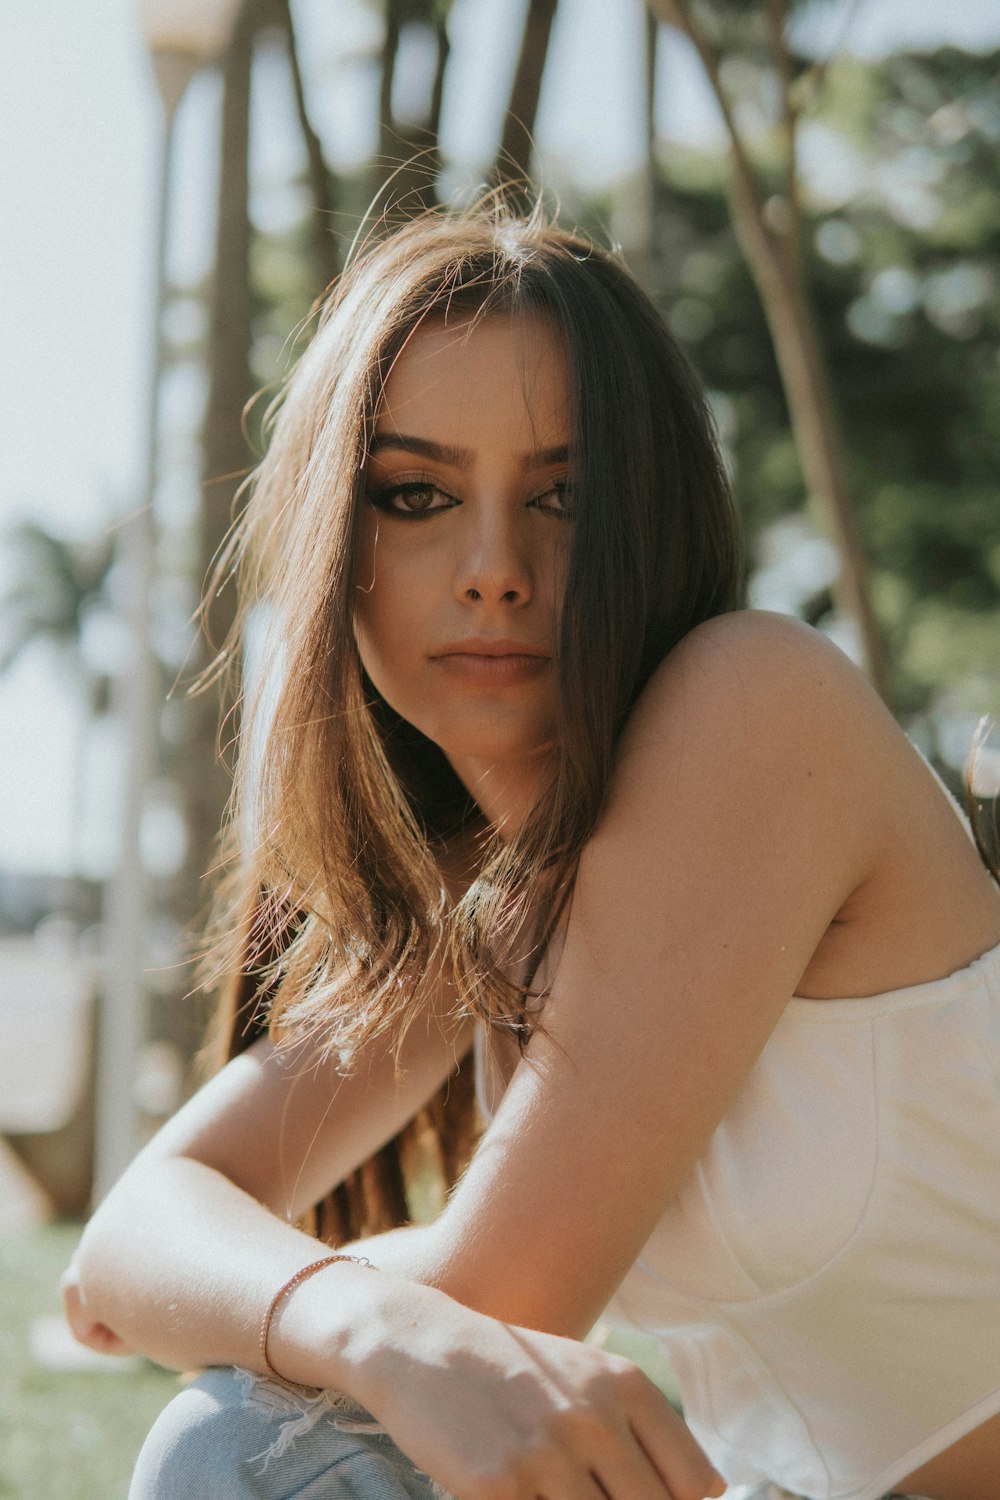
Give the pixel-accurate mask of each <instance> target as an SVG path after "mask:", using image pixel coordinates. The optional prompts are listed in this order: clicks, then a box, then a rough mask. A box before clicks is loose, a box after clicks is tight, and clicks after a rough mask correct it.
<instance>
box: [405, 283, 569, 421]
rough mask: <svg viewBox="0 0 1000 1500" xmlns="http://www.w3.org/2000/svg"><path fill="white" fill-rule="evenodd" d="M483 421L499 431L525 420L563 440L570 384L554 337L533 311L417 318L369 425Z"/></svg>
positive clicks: (553, 331) (559, 341)
mask: <svg viewBox="0 0 1000 1500" xmlns="http://www.w3.org/2000/svg"><path fill="white" fill-rule="evenodd" d="M490 417H492V418H493V420H495V421H496V422H497V423H499V424H501V425H503V424H507V425H511V424H513V425H517V423H518V421H519V419H522V420H528V421H529V424H530V426H531V427H532V429H533V430H534V429H539V430H545V431H546V432H549V431H552V432H555V431H557V430H558V431H560V432H561V433H562V435H563V437H564V438H565V436H566V435H567V434H568V430H569V425H570V420H571V404H570V378H569V361H568V358H567V354H566V349H565V344H564V341H563V338H562V335H561V333H560V331H559V330H558V329H557V327H556V325H555V324H554V322H553V321H552V319H551V318H549V317H547V316H546V315H545V314H544V313H540V312H534V311H526V312H516V313H506V312H504V313H485V314H484V313H461V314H459V313H454V312H453V313H452V314H451V315H450V316H447V317H446V316H444V315H433V316H430V317H427V318H425V319H424V320H423V321H422V322H421V323H419V324H418V325H417V327H416V328H415V329H414V330H413V332H412V333H411V334H410V335H409V337H408V338H407V340H406V342H405V344H404V345H403V347H402V349H401V350H400V352H399V354H398V355H397V356H396V358H395V360H394V361H393V364H392V367H391V369H390V370H389V373H388V375H387V377H386V380H385V383H384V385H383V388H382V396H381V400H380V402H379V406H378V411H377V413H376V426H377V427H378V428H380V429H383V430H386V429H388V430H393V429H397V430H407V429H408V427H410V426H412V425H413V424H414V423H415V422H417V423H423V422H427V423H430V424H431V425H434V426H439V425H441V424H444V425H445V426H449V425H455V424H458V425H461V424H462V422H463V420H468V421H471V422H472V423H473V425H476V424H477V423H481V422H482V421H484V420H489V418H490ZM556 440H557V439H556V438H553V441H556Z"/></svg>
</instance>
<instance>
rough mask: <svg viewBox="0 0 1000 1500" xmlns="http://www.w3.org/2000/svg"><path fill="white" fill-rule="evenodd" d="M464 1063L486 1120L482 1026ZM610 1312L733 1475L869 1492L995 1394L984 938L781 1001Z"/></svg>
mask: <svg viewBox="0 0 1000 1500" xmlns="http://www.w3.org/2000/svg"><path fill="white" fill-rule="evenodd" d="M956 810H957V808H956ZM477 1081H478V1084H479V1096H480V1105H481V1107H482V1109H483V1111H484V1117H485V1118H486V1119H489V1118H490V1115H491V1108H490V1106H491V1104H492V1105H493V1107H494V1108H495V1105H496V1101H495V1099H491V1098H488V1097H487V1094H488V1092H490V1091H491V1086H492V1088H494V1089H495V1086H496V1077H495V1074H494V1070H493V1069H492V1068H491V1067H489V1059H488V1056H487V1053H486V1048H485V1047H484V1044H483V1035H482V1032H481V1030H480V1032H479V1035H478V1036H477ZM604 1320H605V1321H606V1322H608V1323H610V1324H612V1325H614V1324H618V1325H619V1326H626V1327H632V1328H638V1329H641V1330H642V1331H644V1332H647V1333H652V1334H653V1335H655V1337H656V1338H657V1339H658V1340H659V1342H660V1343H661V1345H662V1346H663V1348H664V1350H665V1353H666V1355H667V1357H668V1359H669V1361H670V1364H671V1366H672V1367H673V1369H674V1372H675V1373H676V1375H677V1379H678V1382H679V1384H680V1387H681V1391H682V1395H683V1400H684V1412H685V1417H686V1418H687V1421H688V1422H689V1424H690V1427H691V1430H692V1431H693V1433H694V1434H695V1436H696V1437H697V1439H698V1441H699V1442H700V1443H701V1444H702V1446H703V1447H704V1449H705V1451H706V1452H707V1453H708V1455H709V1457H710V1458H711V1460H712V1462H713V1463H714V1464H715V1465H716V1467H717V1468H718V1469H719V1471H720V1472H721V1473H722V1474H723V1475H724V1477H725V1478H726V1479H727V1480H728V1482H729V1483H730V1484H732V1485H743V1484H747V1485H752V1484H759V1483H762V1482H764V1481H768V1480H770V1481H772V1482H776V1483H778V1484H781V1485H783V1486H785V1487H786V1488H787V1489H790V1490H792V1491H794V1492H795V1493H796V1494H800V1495H805V1496H808V1497H810V1500H878V1497H880V1496H882V1495H884V1494H885V1492H886V1491H887V1490H891V1489H892V1488H893V1486H894V1485H895V1484H896V1483H897V1481H898V1480H900V1479H902V1478H903V1477H904V1476H905V1475H906V1474H909V1473H911V1472H912V1471H913V1470H914V1469H916V1468H919V1467H920V1466H921V1464H924V1463H926V1462H927V1461H928V1459H930V1458H932V1457H933V1456H934V1455H935V1454H936V1453H939V1452H941V1451H942V1450H943V1449H945V1448H947V1447H948V1446H950V1444H951V1443H953V1442H955V1441H957V1439H958V1438H960V1437H962V1436H963V1435H964V1434H965V1433H967V1432H970V1431H971V1430H972V1429H973V1428H974V1427H977V1426H978V1425H979V1424H980V1423H981V1422H984V1421H985V1420H986V1419H987V1418H988V1417H990V1416H993V1415H994V1414H995V1413H997V1412H1000V945H998V946H997V947H995V948H993V949H991V950H990V952H988V953H985V954H984V955H983V956H982V957H981V958H978V959H977V960H976V961H975V962H974V963H971V964H969V965H968V967H966V968H964V969H960V970H959V971H958V972H957V973H954V974H951V975H949V976H948V977H947V978H945V979H938V980H933V981H931V982H930V983H927V984H918V985H912V986H909V987H908V988H905V989H899V990H891V991H888V992H887V993H885V994H881V995H873V996H870V997H867V998H864V999H857V1000H850V999H842V1000H807V999H804V998H801V997H796V998H794V999H792V1000H791V1001H790V1002H789V1004H788V1006H787V1008H786V1010H785V1011H784V1013H783V1015H782V1017H781V1019H780V1020H779V1022H778V1025H777V1027H776V1028H775V1030H774V1032H773V1033H772V1035H771V1037H770V1039H769V1040H768V1042H767V1045H766V1046H765V1047H764V1050H763V1052H762V1053H761V1055H760V1057H759V1059H758V1061H757V1063H756V1065H755V1067H754V1068H753V1070H752V1072H751V1074H750V1077H749V1078H748V1080H747V1082H746V1084H745V1085H744V1086H743V1088H742V1089H741V1091H740V1093H739V1094H738V1096H737V1098H736V1099H735V1100H734V1102H733V1105H732V1107H731V1108H730V1110H729V1112H728V1114H727V1115H726V1117H725V1119H724V1120H723V1121H722V1123H721V1124H720V1125H719V1127H718V1129H717V1130H716V1131H715V1134H714V1135H713V1137H712V1139H711V1141H710V1142H709V1144H708V1147H707V1149H706V1150H705V1152H704V1154H703V1156H702V1157H701V1159H700V1161H699V1162H698V1165H697V1167H696V1168H695V1170H694V1171H693V1172H692V1174H691V1176H690V1177H689V1178H688V1180H687V1181H686V1182H685V1184H684V1186H683V1188H682V1189H681V1191H680V1192H679V1193H678V1195H677V1197H676V1198H675V1199H674V1200H673V1201H672V1202H671V1203H670V1205H669V1207H668V1208H667V1210H666V1212H665V1213H664V1214H663V1217H662V1218H661V1219H660V1221H659V1223H658V1224H657V1226H656V1228H655V1230H654V1231H653V1233H652V1235H651V1236H650V1238H649V1240H648V1242H647V1243H646V1245H645V1246H644V1248H643V1251H642V1254H641V1255H640V1256H639V1258H638V1259H637V1260H636V1262H635V1264H634V1265H633V1266H632V1268H631V1269H630V1271H629V1272H628V1274H627V1275H626V1277H625V1279H624V1281H623V1282H622V1284H621V1286H620V1287H619V1288H618V1291H617V1292H616V1294H615V1296H614V1298H613V1299H612V1302H611V1304H610V1305H609V1307H608V1309H607V1311H606V1313H605V1314H604Z"/></svg>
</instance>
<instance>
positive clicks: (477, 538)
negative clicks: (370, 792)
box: [455, 518, 534, 604]
mask: <svg viewBox="0 0 1000 1500" xmlns="http://www.w3.org/2000/svg"><path fill="white" fill-rule="evenodd" d="M533 588H534V581H533V570H532V565H531V559H530V557H529V556H528V551H527V548H526V546H525V539H524V538H523V537H520V536H519V534H518V531H517V527H516V524H515V523H514V522H513V521H512V520H511V519H510V518H489V519H484V520H483V521H482V522H481V523H480V524H479V525H477V526H476V527H475V529H474V530H473V531H471V534H470V535H469V536H468V537H467V538H465V546H464V547H463V551H462V556H461V558H460V559H459V563H458V568H457V571H456V576H455V592H456V595H457V597H458V598H460V599H461V600H462V601H463V602H466V603H477V602H479V601H482V602H484V603H487V604H526V603H527V602H528V600H529V599H530V598H531V595H532V592H533Z"/></svg>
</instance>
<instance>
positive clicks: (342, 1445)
mask: <svg viewBox="0 0 1000 1500" xmlns="http://www.w3.org/2000/svg"><path fill="white" fill-rule="evenodd" d="M128 1493H129V1500H292V1497H294V1500H451V1497H450V1496H449V1495H448V1493H447V1491H445V1490H444V1489H442V1487H441V1486H440V1485H439V1484H436V1483H435V1481H434V1480H433V1479H430V1478H428V1476H427V1475H426V1474H422V1473H421V1472H420V1470H419V1469H416V1468H414V1466H413V1464H411V1462H410V1460H409V1459H408V1458H407V1457H405V1455H404V1454H402V1453H401V1452H400V1450H399V1449H398V1448H397V1447H396V1444H395V1443H394V1442H393V1441H392V1438H390V1437H389V1436H388V1434H387V1433H386V1432H385V1430H384V1429H383V1428H382V1427H380V1426H379V1425H378V1423H377V1422H376V1421H375V1420H374V1418H373V1417H371V1416H370V1414H369V1413H368V1412H367V1411H365V1410H364V1408H363V1407H360V1406H358V1405H356V1403H354V1402H352V1401H348V1400H346V1399H345V1398H343V1397H338V1396H329V1397H328V1396H327V1395H326V1394H325V1393H320V1394H319V1395H317V1396H309V1395H307V1394H306V1393H305V1392H302V1393H301V1394H300V1393H299V1392H298V1391H293V1390H290V1389H288V1388H287V1387H285V1386H282V1385H279V1384H278V1383H277V1382H276V1381H273V1380H266V1379H264V1378H263V1377H261V1376H257V1375H251V1374H249V1373H248V1372H246V1371H245V1370H231V1369H222V1368H219V1369H212V1370H207V1371H206V1372H205V1374H204V1375H201V1376H199V1378H198V1379H197V1380H195V1381H193V1382H192V1384H191V1385H188V1386H185V1388H184V1389H183V1390H182V1391H181V1392H180V1394H179V1395H178V1396H175V1397H174V1399H173V1401H171V1402H170V1404H169V1406H167V1407H165V1408H164V1410H163V1411H162V1412H161V1413H160V1415H159V1417H158V1418H157V1419H156V1421H155V1422H154V1424H153V1427H152V1429H151V1430H150V1433H149V1436H148V1437H147V1439H146V1441H145V1443H144V1444H143V1447H142V1452H141V1453H140V1454H139V1461H138V1463H137V1464H136V1467H135V1473H134V1474H133V1475H132V1484H131V1487H130V1489H129V1492H128Z"/></svg>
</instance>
